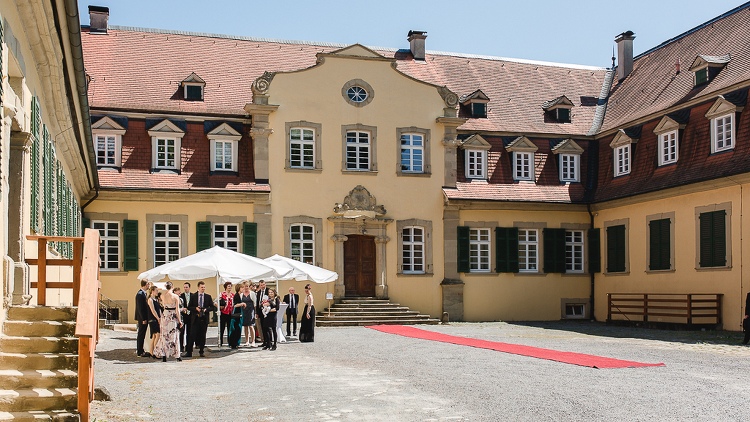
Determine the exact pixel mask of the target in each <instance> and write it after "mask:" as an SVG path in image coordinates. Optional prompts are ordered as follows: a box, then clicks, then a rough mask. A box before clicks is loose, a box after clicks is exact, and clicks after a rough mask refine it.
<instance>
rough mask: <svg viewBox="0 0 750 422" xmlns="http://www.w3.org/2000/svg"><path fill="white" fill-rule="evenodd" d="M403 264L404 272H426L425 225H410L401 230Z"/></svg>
mask: <svg viewBox="0 0 750 422" xmlns="http://www.w3.org/2000/svg"><path fill="white" fill-rule="evenodd" d="M401 242H402V250H401V251H402V253H401V265H402V272H403V273H404V274H424V273H425V230H424V227H418V226H409V227H404V228H403V229H402V230H401Z"/></svg>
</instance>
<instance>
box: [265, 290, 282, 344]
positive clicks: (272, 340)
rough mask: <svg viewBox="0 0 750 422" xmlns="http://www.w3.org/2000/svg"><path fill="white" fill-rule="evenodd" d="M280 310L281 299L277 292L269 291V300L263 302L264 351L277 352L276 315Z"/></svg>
mask: <svg viewBox="0 0 750 422" xmlns="http://www.w3.org/2000/svg"><path fill="white" fill-rule="evenodd" d="M278 310H279V298H278V297H277V296H276V290H274V289H268V300H267V301H265V302H263V327H264V330H265V331H264V332H263V350H267V349H271V350H276V337H277V336H278V332H277V331H276V314H277V313H278V312H277V311H278Z"/></svg>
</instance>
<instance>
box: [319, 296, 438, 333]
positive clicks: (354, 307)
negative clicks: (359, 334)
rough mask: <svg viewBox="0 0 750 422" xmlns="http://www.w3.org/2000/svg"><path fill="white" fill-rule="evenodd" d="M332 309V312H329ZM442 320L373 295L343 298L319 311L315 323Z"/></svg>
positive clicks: (422, 321)
mask: <svg viewBox="0 0 750 422" xmlns="http://www.w3.org/2000/svg"><path fill="white" fill-rule="evenodd" d="M329 311H330V312H329ZM439 322H440V320H438V319H433V318H430V316H429V315H420V314H419V312H417V311H412V310H410V309H409V308H408V307H406V306H401V305H399V304H398V303H391V302H390V301H388V299H376V298H373V297H361V298H347V299H342V300H341V302H340V303H336V304H334V305H333V306H331V308H330V309H329V308H326V309H325V310H324V311H323V312H318V315H316V317H315V323H316V324H315V325H316V326H318V327H343V326H357V325H378V324H403V325H415V324H438V323H439Z"/></svg>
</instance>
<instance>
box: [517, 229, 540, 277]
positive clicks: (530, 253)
mask: <svg viewBox="0 0 750 422" xmlns="http://www.w3.org/2000/svg"><path fill="white" fill-rule="evenodd" d="M518 271H519V272H522V273H535V272H537V271H539V230H537V229H518Z"/></svg>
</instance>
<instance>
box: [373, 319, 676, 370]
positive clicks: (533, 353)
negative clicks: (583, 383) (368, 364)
mask: <svg viewBox="0 0 750 422" xmlns="http://www.w3.org/2000/svg"><path fill="white" fill-rule="evenodd" d="M367 328H372V329H373V330H377V331H381V332H383V333H388V334H398V335H400V336H404V337H412V338H418V339H422V340H432V341H441V342H443V343H453V344H458V345H460V346H471V347H478V348H480V349H489V350H497V351H498V352H505V353H512V354H514V355H522V356H530V357H533V358H539V359H547V360H553V361H556V362H562V363H570V364H573V365H580V366H588V367H591V368H600V369H603V368H638V367H643V366H664V364H663V363H642V362H633V361H629V360H620V359H612V358H605V357H603V356H594V355H586V354H583V353H573V352H560V351H558V350H551V349H542V348H539V347H531V346H524V345H520V344H510V343H500V342H497V341H487V340H480V339H474V338H468V337H457V336H451V335H448V334H441V333H436V332H434V331H427V330H422V329H419V328H414V327H408V326H405V325H371V326H369V327H367Z"/></svg>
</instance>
